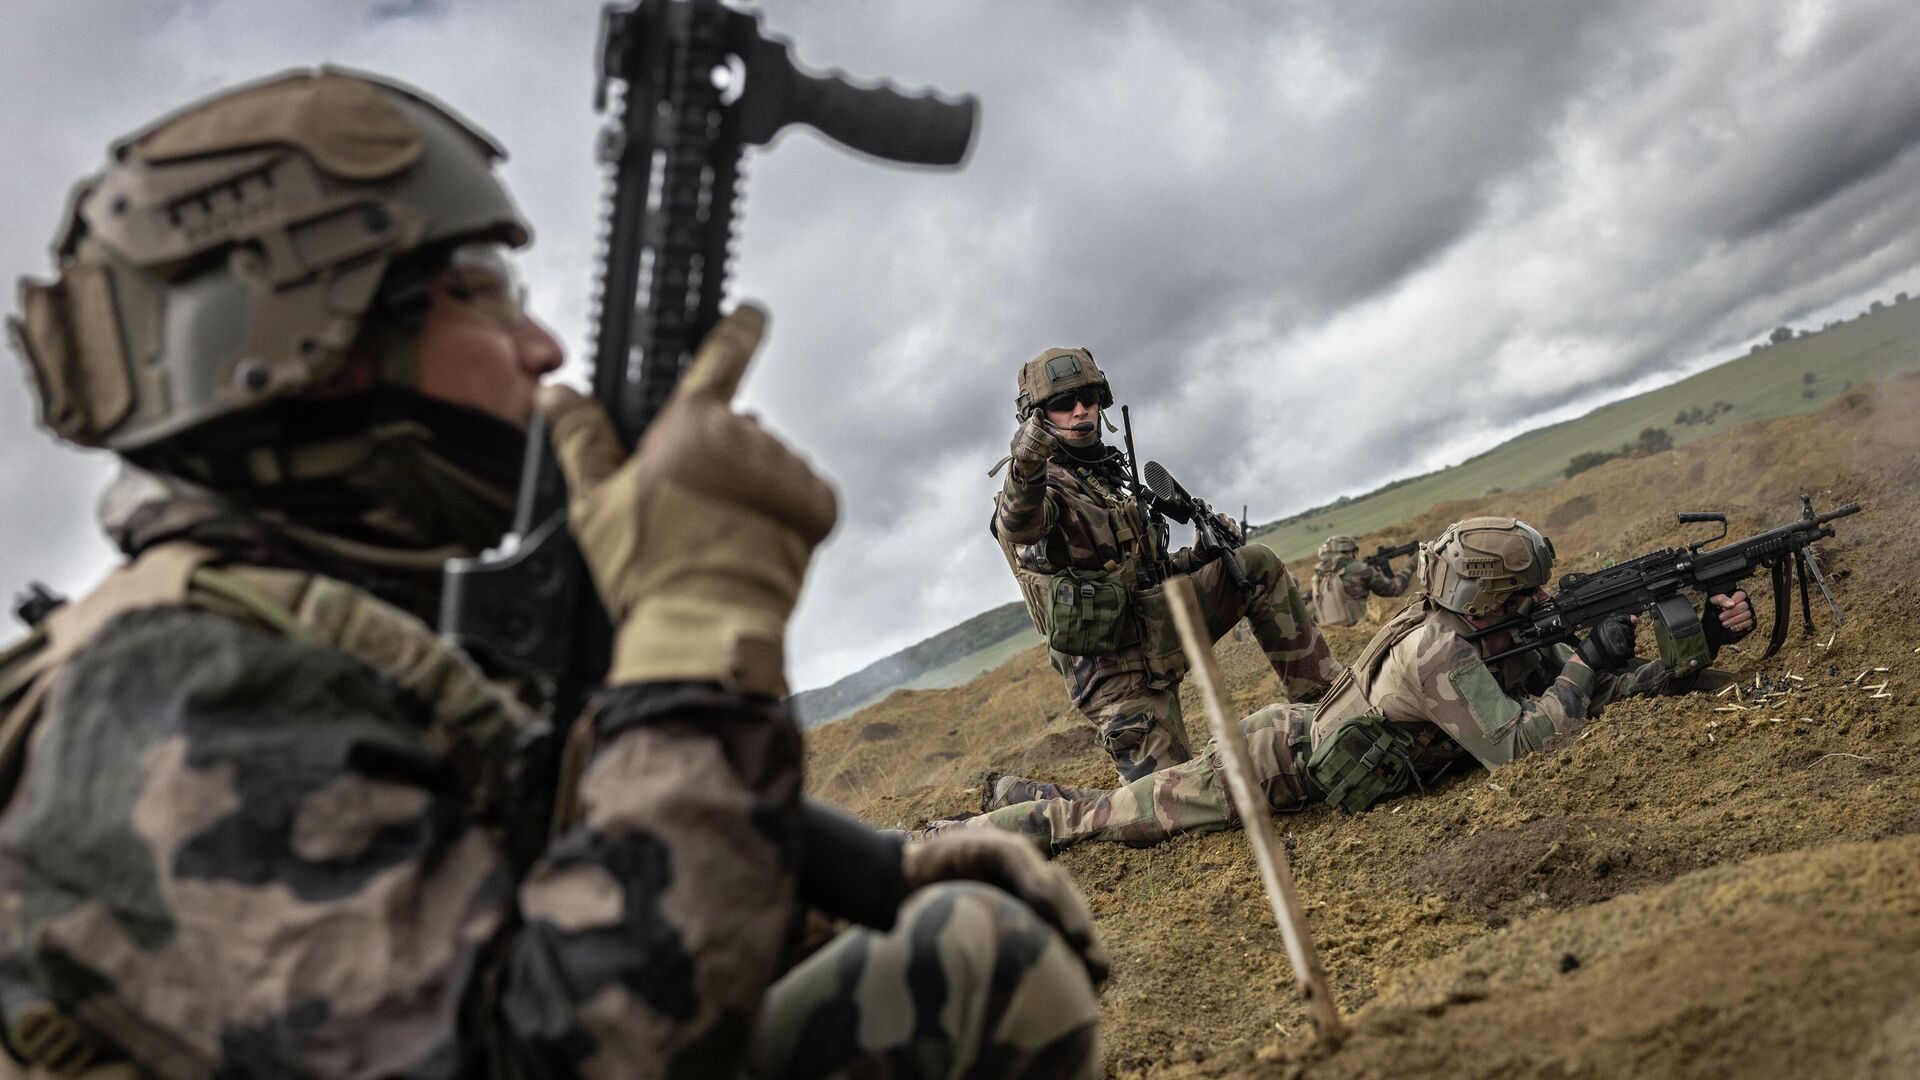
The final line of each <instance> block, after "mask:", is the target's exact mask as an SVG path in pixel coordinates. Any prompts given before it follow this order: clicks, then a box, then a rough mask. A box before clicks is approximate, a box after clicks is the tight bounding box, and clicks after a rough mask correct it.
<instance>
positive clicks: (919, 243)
mask: <svg viewBox="0 0 1920 1080" xmlns="http://www.w3.org/2000/svg"><path fill="white" fill-rule="evenodd" d="M768 8H769V10H767V12H766V22H767V24H768V25H769V27H770V29H772V30H773V31H775V32H777V33H780V34H782V35H785V36H787V37H789V38H791V39H792V40H793V41H794V42H795V49H794V52H795V55H796V57H798V58H799V59H800V60H801V61H802V62H804V63H807V64H809V65H810V66H813V67H816V68H828V67H838V68H842V69H845V70H847V71H850V72H853V73H855V74H856V75H860V76H867V77H872V76H879V75H890V76H892V77H893V78H894V79H895V80H896V81H899V82H902V83H905V84H908V85H933V86H938V87H942V88H944V89H948V90H953V91H959V90H965V91H971V92H973V93H975V94H977V95H978V96H979V97H980V98H981V100H982V102H983V106H984V116H983V125H982V128H981V131H980V133H979V138H978V142H977V145H976V147H975V150H974V154H973V156H972V159H971V161H970V162H969V164H968V167H967V169H966V170H965V171H963V172H960V173H929V172H917V171H912V170H904V169H892V168H882V167H877V166H875V165H873V164H871V163H869V162H867V161H864V160H861V159H858V158H855V157H852V156H849V155H846V154H842V153H838V152H836V151H833V150H831V149H829V148H828V147H827V146H826V145H825V144H824V143H823V142H822V141H821V140H819V139H818V138H816V137H815V136H813V135H812V134H810V133H794V134H789V135H788V136H786V137H785V138H784V139H783V140H782V141H781V142H780V143H779V144H777V145H776V147H775V148H774V149H773V150H772V152H770V153H767V154H764V155H761V156H759V157H758V158H757V159H756V160H754V161H753V162H752V163H751V164H750V165H749V180H748V187H747V197H746V200H745V202H744V204H743V221H742V228H743V231H744V244H743V245H742V249H741V250H742V258H741V260H740V263H739V265H737V266H736V268H735V275H736V276H735V280H736V282H737V284H736V288H735V295H736V296H750V297H754V298H757V299H759V300H761V301H763V302H765V303H766V304H768V305H769V306H770V307H771V309H772V311H773V313H774V331H773V337H772V341H771V343H770V346H769V347H768V348H767V349H766V350H765V352H764V354H763V356H762V358H761V362H760V364H759V365H758V367H757V369H756V372H755V374H754V375H753V376H752V377H751V378H750V381H749V384H748V386H747V388H746V392H745V395H744V396H745V398H746V399H747V402H748V404H749V405H750V406H751V407H752V408H754V409H756V410H757V411H758V412H760V413H761V414H762V416H763V417H764V418H765V419H766V421H767V422H768V424H769V425H770V426H772V427H773V428H775V429H776V430H778V431H780V432H782V433H783V434H785V435H786V436H788V437H789V438H790V440H791V441H792V442H793V443H794V444H796V445H797V446H798V447H800V448H801V449H803V450H804V451H805V452H806V453H807V454H808V455H809V456H810V457H811V458H812V459H813V460H814V461H815V462H816V463H817V465H818V466H819V467H820V468H821V469H822V470H823V471H825V472H826V473H827V474H829V475H830V476H832V477H833V478H834V480H835V481H836V482H837V484H838V486H839V488H840V491H841V494H842V513H843V519H842V522H841V525H840V528H839V531H838V532H837V533H836V535H835V537H834V538H833V539H832V540H831V541H830V542H829V544H828V546H827V547H826V548H825V550H824V552H823V553H822V555H821V556H820V558H819V559H818V560H817V562H816V564H815V570H814V574H813V576H812V578H811V579H810V583H809V586H808V592H807V595H806V597H805V599H804V601H803V603H802V607H801V611H800V614H799V617H798V621H797V623H796V628H795V631H794V634H793V642H792V646H791V649H792V653H793V657H794V667H795V682H796V684H797V685H799V686H802V687H805V686H812V685H817V684H819V683H822V682H824V681H827V680H830V679H832V678H834V677H837V676H838V675H840V674H843V673H845V672H846V671H848V670H851V669H852V668H854V667H857V666H859V665H860V664H862V663H864V662H866V661H868V660H871V659H874V658H876V657H878V656H880V655H883V654H884V653H887V652H890V651H892V650H894V649H897V648H900V647H902V646H905V645H908V644H911V643H912V642H914V641H916V640H918V639H920V638H922V637H924V636H926V635H928V634H931V633H934V632H936V631H938V630H940V629H942V628H944V627H945V626H948V625H950V624H952V623H953V622H955V621H957V620H959V619H961V618H964V617H966V616H968V615H971V614H973V613H975V612H977V611H979V610H982V609H984V608H986V607H989V606H992V605H994V604H998V603H1002V602H1004V601H1006V600H1009V599H1012V598H1014V596H1015V593H1014V590H1013V587H1012V584H1011V582H1010V581H1009V580H1008V577H1007V574H1006V570H1005V568H1004V565H1003V564H1002V563H1001V561H1000V556H999V553H998V550H997V548H995V547H994V546H993V544H992V542H991V541H990V539H989V538H988V537H987V535H986V533H985V530H984V524H985V520H986V515H987V512H988V508H989V503H988V500H989V497H990V493H991V491H992V487H993V485H992V482H991V481H989V480H988V479H987V478H986V476H985V472H986V469H987V467H988V466H990V465H991V464H993V462H994V461H995V460H996V459H997V458H998V457H999V456H1000V455H1001V454H1003V453H1004V452H1005V451H1004V447H1005V444H1006V441H1007V438H1008V436H1009V435H1010V434H1011V432H1012V428H1013V421H1012V401H1011V399H1012V392H1013V391H1012V387H1013V375H1014V371H1015V369H1016V368H1017V366H1018V365H1019V364H1020V362H1022V361H1023V360H1025V359H1026V358H1028V357H1030V356H1032V355H1034V354H1035V353H1037V352H1039V351H1040V350H1041V349H1043V348H1045V347H1047V346H1051V345H1059V344H1065V345H1086V346H1089V347H1091V348H1092V349H1093V350H1094V354H1095V356H1096V357H1097V358H1098V359H1099V360H1100V362H1101V364H1102V366H1103V367H1104V368H1105V369H1106V370H1107V371H1108V372H1109V373H1110V375H1111V377H1112V378H1113V381H1114V383H1115V387H1116V390H1117V392H1118V393H1119V395H1120V398H1121V400H1123V401H1125V402H1128V403H1130V404H1131V405H1132V406H1133V409H1134V414H1135V427H1136V434H1137V437H1138V440H1139V442H1140V447H1141V451H1142V454H1143V455H1144V456H1148V457H1155V458H1158V459H1160V460H1161V461H1163V462H1165V463H1166V464H1167V465H1168V466H1169V467H1170V468H1171V469H1172V470H1173V472H1174V473H1175V474H1176V475H1177V476H1179V477H1181V479H1182V480H1183V481H1185V482H1186V483H1187V485H1188V486H1189V487H1190V488H1193V489H1195V490H1196V491H1198V492H1200V493H1202V494H1203V495H1205V496H1207V497H1209V498H1210V499H1212V500H1213V501H1214V502H1215V503H1217V504H1219V505H1221V506H1231V507H1234V508H1238V506H1239V505H1240V504H1241V503H1242V502H1246V503H1250V504H1252V507H1253V516H1254V518H1255V520H1261V519H1270V518H1273V517H1277V516H1280V515H1283V514H1286V513H1289V512H1292V511H1295V510H1298V509H1302V508H1305V507H1307V506H1309V505H1313V504H1315V503H1318V502H1322V501H1325V500H1327V499H1330V498H1332V497H1335V496H1338V495H1340V494H1343V493H1352V492H1357V491H1360V490H1364V489H1367V488H1370V487H1372V486H1374V485H1376V484H1378V483H1380V482H1383V481H1385V480H1388V479H1391V478H1393V477H1396V476H1400V475H1405V474H1407V473H1412V472H1420V471H1425V470H1427V469H1431V468H1436V467H1439V466H1442V465H1444V464H1447V463H1450V462H1452V461H1456V460H1458V459H1460V458H1462V457H1464V456H1466V455H1468V454H1471V453H1474V452H1477V451H1478V450H1482V449H1485V448H1486V447H1488V446H1490V445H1492V444H1494V443H1496V442H1498V441H1500V440H1501V439H1503V438H1506V437H1507V436H1509V435H1512V434H1514V433H1516V432H1517V431H1519V430H1522V429H1524V428H1526V427H1531V426H1534V425H1535V424H1537V423H1540V422H1542V421H1544V420H1552V419H1559V418H1562V417H1565V416H1568V415H1572V414H1575V413H1578V412H1580V411H1584V410H1585V409H1587V408H1590V407H1592V406H1594V405H1596V404H1599V403H1601V402H1603V401H1605V400H1607V399H1609V398H1611V397H1616V396H1619V395H1620V394H1622V393H1624V392H1626V391H1628V390H1629V389H1637V388H1641V387H1644V386H1648V385H1653V384H1656V383H1659V382H1664V381H1668V380H1671V379H1673V378H1676V377H1678V376H1679V375H1680V374H1683V373H1684V372H1686V371H1689V370H1693V369H1695V368H1697V367H1699V366H1701V365H1702V364H1704V363H1707V362H1710V361H1712V360H1715V359H1721V358H1725V357H1728V356H1731V355H1734V354H1736V353H1739V352H1744V351H1745V347H1746V344H1747V343H1748V342H1750V341H1753V340H1756V339H1757V338H1758V337H1759V336H1760V335H1763V334H1764V333H1765V332H1766V331H1767V330H1768V329H1770V328H1772V327H1773V326H1776V325H1779V324H1780V323H1782V322H1797V323H1800V324H1803V325H1804V324H1805V323H1806V322H1807V321H1808V320H1814V319H1821V318H1823V317H1824V316H1825V314H1826V313H1827V312H1828V311H1832V310H1841V311H1846V312H1848V313H1851V312H1852V311H1856V310H1858V309H1859V308H1860V307H1861V306H1864V303H1865V300H1866V298H1869V297H1875V296H1888V295H1890V294H1891V293H1892V292H1894V291H1896V290H1897V289H1908V288H1913V287H1915V286H1920V233H1917V232H1916V230H1915V228H1914V223H1915V222H1916V221H1920V153H1916V146H1920V65H1916V64H1914V63H1913V62H1912V58H1913V56H1914V55H1915V52H1916V50H1917V49H1920V6H1916V5H1914V4H1911V3H1899V2H1892V0H1887V2H1874V0H1848V2H1845V3H1839V2H1834V3H1829V2H1823V0H1772V2H1762V0H1746V2H1742V3H1739V4H1700V3H1694V2H1690V0H1666V2H1655V0H1644V2H1641V0H1627V2H1622V0H1584V2H1581V3H1563V4H1543V3H1539V2H1537V0H1452V2H1444V3H1443V2H1437V0H1289V2H1280V0H1275V2H1271V3H1227V2H1225V0H1186V2H1184V3H1180V4H1168V3H1158V2H1153V0H1134V2H1121V0H1102V2H1099V3H1095V2H1092V0H1073V2H1066V0H1055V2H1041V0H1028V2H1020V3H1015V2H1011V0H1001V2H997V3H990V2H982V0H914V2H912V3H887V4H883V3H879V2H877V0H875V2H864V3H859V2H853V0H804V3H803V2H800V0H789V2H782V3H776V4H771V5H768ZM597 21H598V5H597V4H594V3H590V2H586V0H578V2H565V3H563V2H561V0H547V2H538V3H536V2H533V0H525V2H514V0H330V2H328V3H309V4H288V3H285V2H283V0H122V2H116V3H109V2H105V0H12V2H11V3H9V5H8V26H7V32H6V34H5V35H3V36H0V146H5V147H7V148H8V155H7V167H6V168H5V169H0V205H4V206H5V207H6V208H7V213H6V214H5V215H4V216H3V217H0V272H4V273H5V274H6V275H9V276H11V275H15V274H19V273H26V272H33V273H40V272H44V269H45V267H46V264H47V256H46V254H45V251H46V244H47V242H48V239H49V238H50V237H51V235H52V232H53V229H54V227H55V225H56V223H57V218H58V214H59V210H60V206H61V200H62V198H63V196H64V193H65V190H66V187H67V185H68V184H69V183H70V182H71V180H72V179H73V178H75V177H76V176H78V175H80V174H81V173H83V172H85V171H87V170H90V169H92V168H95V167H96V166H97V165H98V163H99V161H100V160H101V156H102V154H103V152H104V148H105V146H106V143H107V142H108V141H109V140H110V139H111V138H113V137H115V136H118V135H120V134H123V133H125V132H126V131H128V130H130V129H132V128H133V127H135V126H137V125H139V124H140V123H142V122H144V121H146V120H148V119H150V118H151V117H153V116H154V115H156V114H157V113H158V112H160V111H161V110H163V109H165V108H168V107H171V106H173V105H175V104H178V103H180V102H182V101H184V100H186V99H188V98H190V97H192V96H195V95H198V94H201V93H204V92H207V91H211V90H213V89H216V88H218V87H220V86H221V85H223V84H226V83H229V82H232V81H235V80H240V79H245V78H251V77H254V76H258V75H261V74H264V73H268V72H271V71H274V70H277V69H280V68H283V67H287V66H291V65H296V64H311V63H317V62H322V61H331V62H336V63H342V64H347V65H351V66H356V67H363V68H368V69H373V70H377V71H381V72H385V73H390V74H392V75H394V76H397V77H401V78H404V79H406V80H408V81H411V82H413V83H415V84H417V85H419V86H421V87H422V88H424V89H426V90H428V91H429V92H430V93H433V94H434V95H436V96H438V97H440V98H442V99H443V100H446V101H448V102H449V103H451V104H453V105H454V106H455V107H456V108H458V109H459V110H461V111H462V112H464V113H466V114H467V115H468V116H470V117H472V118H474V119H475V120H477V121H478V122H479V123H480V124H481V125H482V126H483V127H485V128H487V129H488V130H490V131H491V132H492V133H493V134H494V135H495V136H497V137H498V138H499V139H500V141H502V142H503V143H504V144H505V145H506V146H507V147H509V148H510V150H511V153H512V160H511V161H510V162H509V163H508V165H507V167H506V174H507V181H508V183H509V185H510V186H511V187H512V188H513V190H514V191H515V193H516V194H517V196H518V197H519V199H520V200H521V203H522V205H523V207H524V208H525V210H526V212H527V214H528V216H529V217H530V218H531V219H532V221H533V222H534V225H535V228H536V230H537V232H538V234H539V235H538V240H537V243H536V246H535V248H534V249H533V251H532V252H531V253H530V254H529V256H528V271H529V277H530V279H531V281H532V283H533V291H534V300H535V302H536V304H537V306H538V307H539V308H540V310H541V311H542V312H543V313H544V314H545V316H546V317H547V319H548V320H549V321H550V322H551V323H552V324H553V325H554V326H555V327H556V329H558V330H559V331H560V332H561V333H562V335H563V336H564V337H566V338H567V339H568V340H569V342H570V343H572V344H573V346H574V347H575V351H576V352H577V351H578V347H579V345H580V343H581V341H582V339H583V337H584V335H585V324H586V319H587V301H586V297H587V292H588V285H589V274H590V268H591V254H592V248H593V242H592V238H593V232H594V226H595V222H594V213H595V208H596V206H597V205H598V187H599V177H598V174H597V172H596V170H595V169H594V167H593V165H592V161H591V149H590V148H591V142H592V136H593V131H594V128H595V123H596V122H595V119H594V117H593V115H592V113H591V110H590V100H589V97H590V92H591V83H592V79H591V73H592V52H593V40H594V33H595V29H596V26H597ZM0 455H4V458H3V460H4V463H5V468H4V469H0V515H3V516H0V521H3V522H4V526H0V588H4V589H7V590H12V589H14V588H16V587H17V586H18V585H19V584H21V583H24V582H25V581H26V580H27V579H29V578H40V579H45V580H48V581H51V582H53V583H54V584H55V585H56V586H58V587H60V588H63V589H66V590H69V591H72V590H77V589H80V588H82V587H84V585H85V584H86V583H87V582H88V581H89V580H91V579H92V578H93V577H95V576H97V575H98V574H99V572H100V571H101V570H102V569H103V568H104V567H105V566H107V565H108V564H109V561H110V553H109V552H108V550H107V549H106V547H105V545H104V543H103V542H102V541H100V540H99V539H98V538H97V536H96V533H95V530H94V527H93V525H92V523H91V509H92V501H93V494H94V492H95V490H97V488H98V487H99V486H100V484H101V483H102V482H103V481H104V479H105V477H106V476H107V475H108V470H109V464H110V463H109V461H108V460H106V459H103V458H101V457H100V456H97V455H82V454H78V453H74V452H70V451H65V450H59V449H55V448H54V447H53V446H52V445H51V444H50V443H49V442H48V441H46V440H45V439H44V438H43V437H42V436H40V435H39V434H38V433H37V432H35V431H34V430H33V429H32V408H31V405H30V402H29V400H28V395H27V393H26V391H25V388H24V384H23V383H22V382H21V380H19V379H17V378H11V377H8V378H0Z"/></svg>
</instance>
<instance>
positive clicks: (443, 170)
mask: <svg viewBox="0 0 1920 1080" xmlns="http://www.w3.org/2000/svg"><path fill="white" fill-rule="evenodd" d="M503 156H504V155H503V154H502V152H501V151H500V149H499V147H497V146H496V145H495V144H494V143H493V142H492V141H491V140H490V139H489V138H487V136H486V135H484V134H482V133H481V132H480V131H479V130H477V129H476V128H474V127H473V126H471V125H470V124H468V123H467V122H466V121H464V120H462V119H460V118H459V117H457V116H456V115H454V114H453V113H452V112H450V111H449V110H447V109H446V108H444V107H443V106H441V105H439V104H437V103H435V102H433V101H431V100H430V99H428V98H426V97H425V96H423V95H421V94H420V93H418V92H416V91H414V90H412V89H409V88H407V87H404V86H401V85H399V84H396V83H391V82H386V81H383V80H379V79H375V78H371V77H368V76H363V75H360V74H357V73H351V72H347V71H343V70H339V69H334V68H321V69H319V70H316V71H305V70H296V71H291V72H286V73H283V74H281V75H277V76H274V77H271V78H268V79H265V80H262V81H260V82H256V83H252V84H250V85H246V86H242V87H239V88H237V89H231V90H227V91H223V92H221V93H219V94H216V95H214V96H212V97H209V98H206V99H204V100H202V101H199V102H196V103H194V104H192V105H189V106H187V107H186V108H184V109H182V110H180V111H178V112H175V113H173V114H171V115H169V116H167V117H165V118H163V119H161V120H160V121H158V122H157V123H155V124H154V125H152V126H151V127H148V128H146V129H145V130H143V131H139V132H136V133H135V134H133V135H131V136H129V137H127V138H125V139H122V140H120V141H119V142H117V143H115V144H114V146H113V147H112V150H111V154H110V158H109V160H108V162H107V165H106V168H105V169H103V170H102V171H101V172H100V173H99V174H98V175H95V176H92V177H88V178H86V179H84V180H82V181H81V182H80V183H79V184H77V185H76V186H75V187H74V190H73V193H72V195H71V196H70V197H69V200H68V208H67V214H66V220H65V222H64V223H63V224H62V226H61V229H60V233H59V235H58V236H57V237H56V238H55V240H54V244H53V255H54V259H55V264H56V268H57V270H58V274H59V276H58V278H57V279H55V280H54V281H52V282H38V281H32V280H24V279H23V280H22V281H21V283H20V314H19V316H18V317H17V318H14V319H12V320H10V322H9V327H10V329H11V330H12V337H13V341H14V345H15V348H16V349H17V350H18V351H19V352H20V354H21V356H22V357H23V359H24V360H25V361H26V364H27V367H28V369H29V372H30V374H31V376H32V382H33V385H34V388H35V391H36V393H37V395H38V398H39V407H40V420H41V423H42V424H43V425H44V426H45V427H47V428H48V429H50V430H51V431H52V432H53V433H54V434H56V435H58V436H59V437H61V438H63V439H66V440H67V441H69V442H73V443H77V444H79V445H82V446H104V447H108V448H110V449H113V450H117V451H122V452H125V451H132V450H138V449H140V448H142V447H146V446H149V445H152V444H154V443H156V442H159V441H161V440H164V439H167V438H168V437H170V436H172V435H175V434H178V433H180V432H182V431H185V430H187V429H189V428H193V427H196V426H198V425H201V424H205V423H207V422H209V421H211V420H215V419H219V418H222V417H225V416H230V415H233V414H236V413H242V412H247V411H250V410H253V409H257V408H260V407H261V406H263V405H265V404H266V403H267V402H269V401H273V400H276V399H280V398H286V397H294V396H298V395H300V394H301V393H302V392H303V391H305V390H306V389H308V388H310V387H312V386H314V385H315V384H317V383H321V382H324V381H325V380H326V379H328V378H329V377H331V376H333V375H335V374H336V373H337V372H338V371H339V370H340V368H341V365H342V360H343V358H344V357H345V355H346V352H347V349H348V347H349V346H350V345H351V344H352V343H353V342H354V340H355V338H356V336H357V334H358V333H359V329H360V324H361V322H362V320H363V318H364V317H365V316H366V315H367V313H368V311H369V310H370V308H372V307H373V305H374V303H375V298H376V294H377V292H378V289H379V287H380V285H381V280H382V278H383V276H384V275H385V274H386V272H387V269H388V268H389V266H390V265H391V264H392V263H393V261H394V260H395V259H396V258H397V257H402V256H405V255H406V254H407V253H409V252H413V251H416V250H419V249H421V248H423V247H428V246H432V245H440V244H451V243H453V242H455V241H459V240H492V241H497V242H503V243H506V244H511V245H516V246H517V245H520V244H524V243H526V242H527V240H528V236H529V234H528V229H527V226H526V224H525V223H524V222H523V221H522V220H521V218H520V215H519V213H518V211H517V210H515V208H514V206H513V203H512V201H511V200H510V199H509V198H508V196H507V193H506V191H505V190H504V189H503V188H502V187H501V186H500V184H499V182H498V181H497V180H496V179H495V178H494V175H493V164H494V162H496V161H498V160H500V159H501V158H502V157H503ZM381 377H382V379H383V380H389V381H391V380H394V379H396V378H397V377H398V378H404V379H405V380H407V381H410V380H411V378H412V372H411V371H408V372H404V373H398V375H397V376H396V373H392V372H382V373H381Z"/></svg>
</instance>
